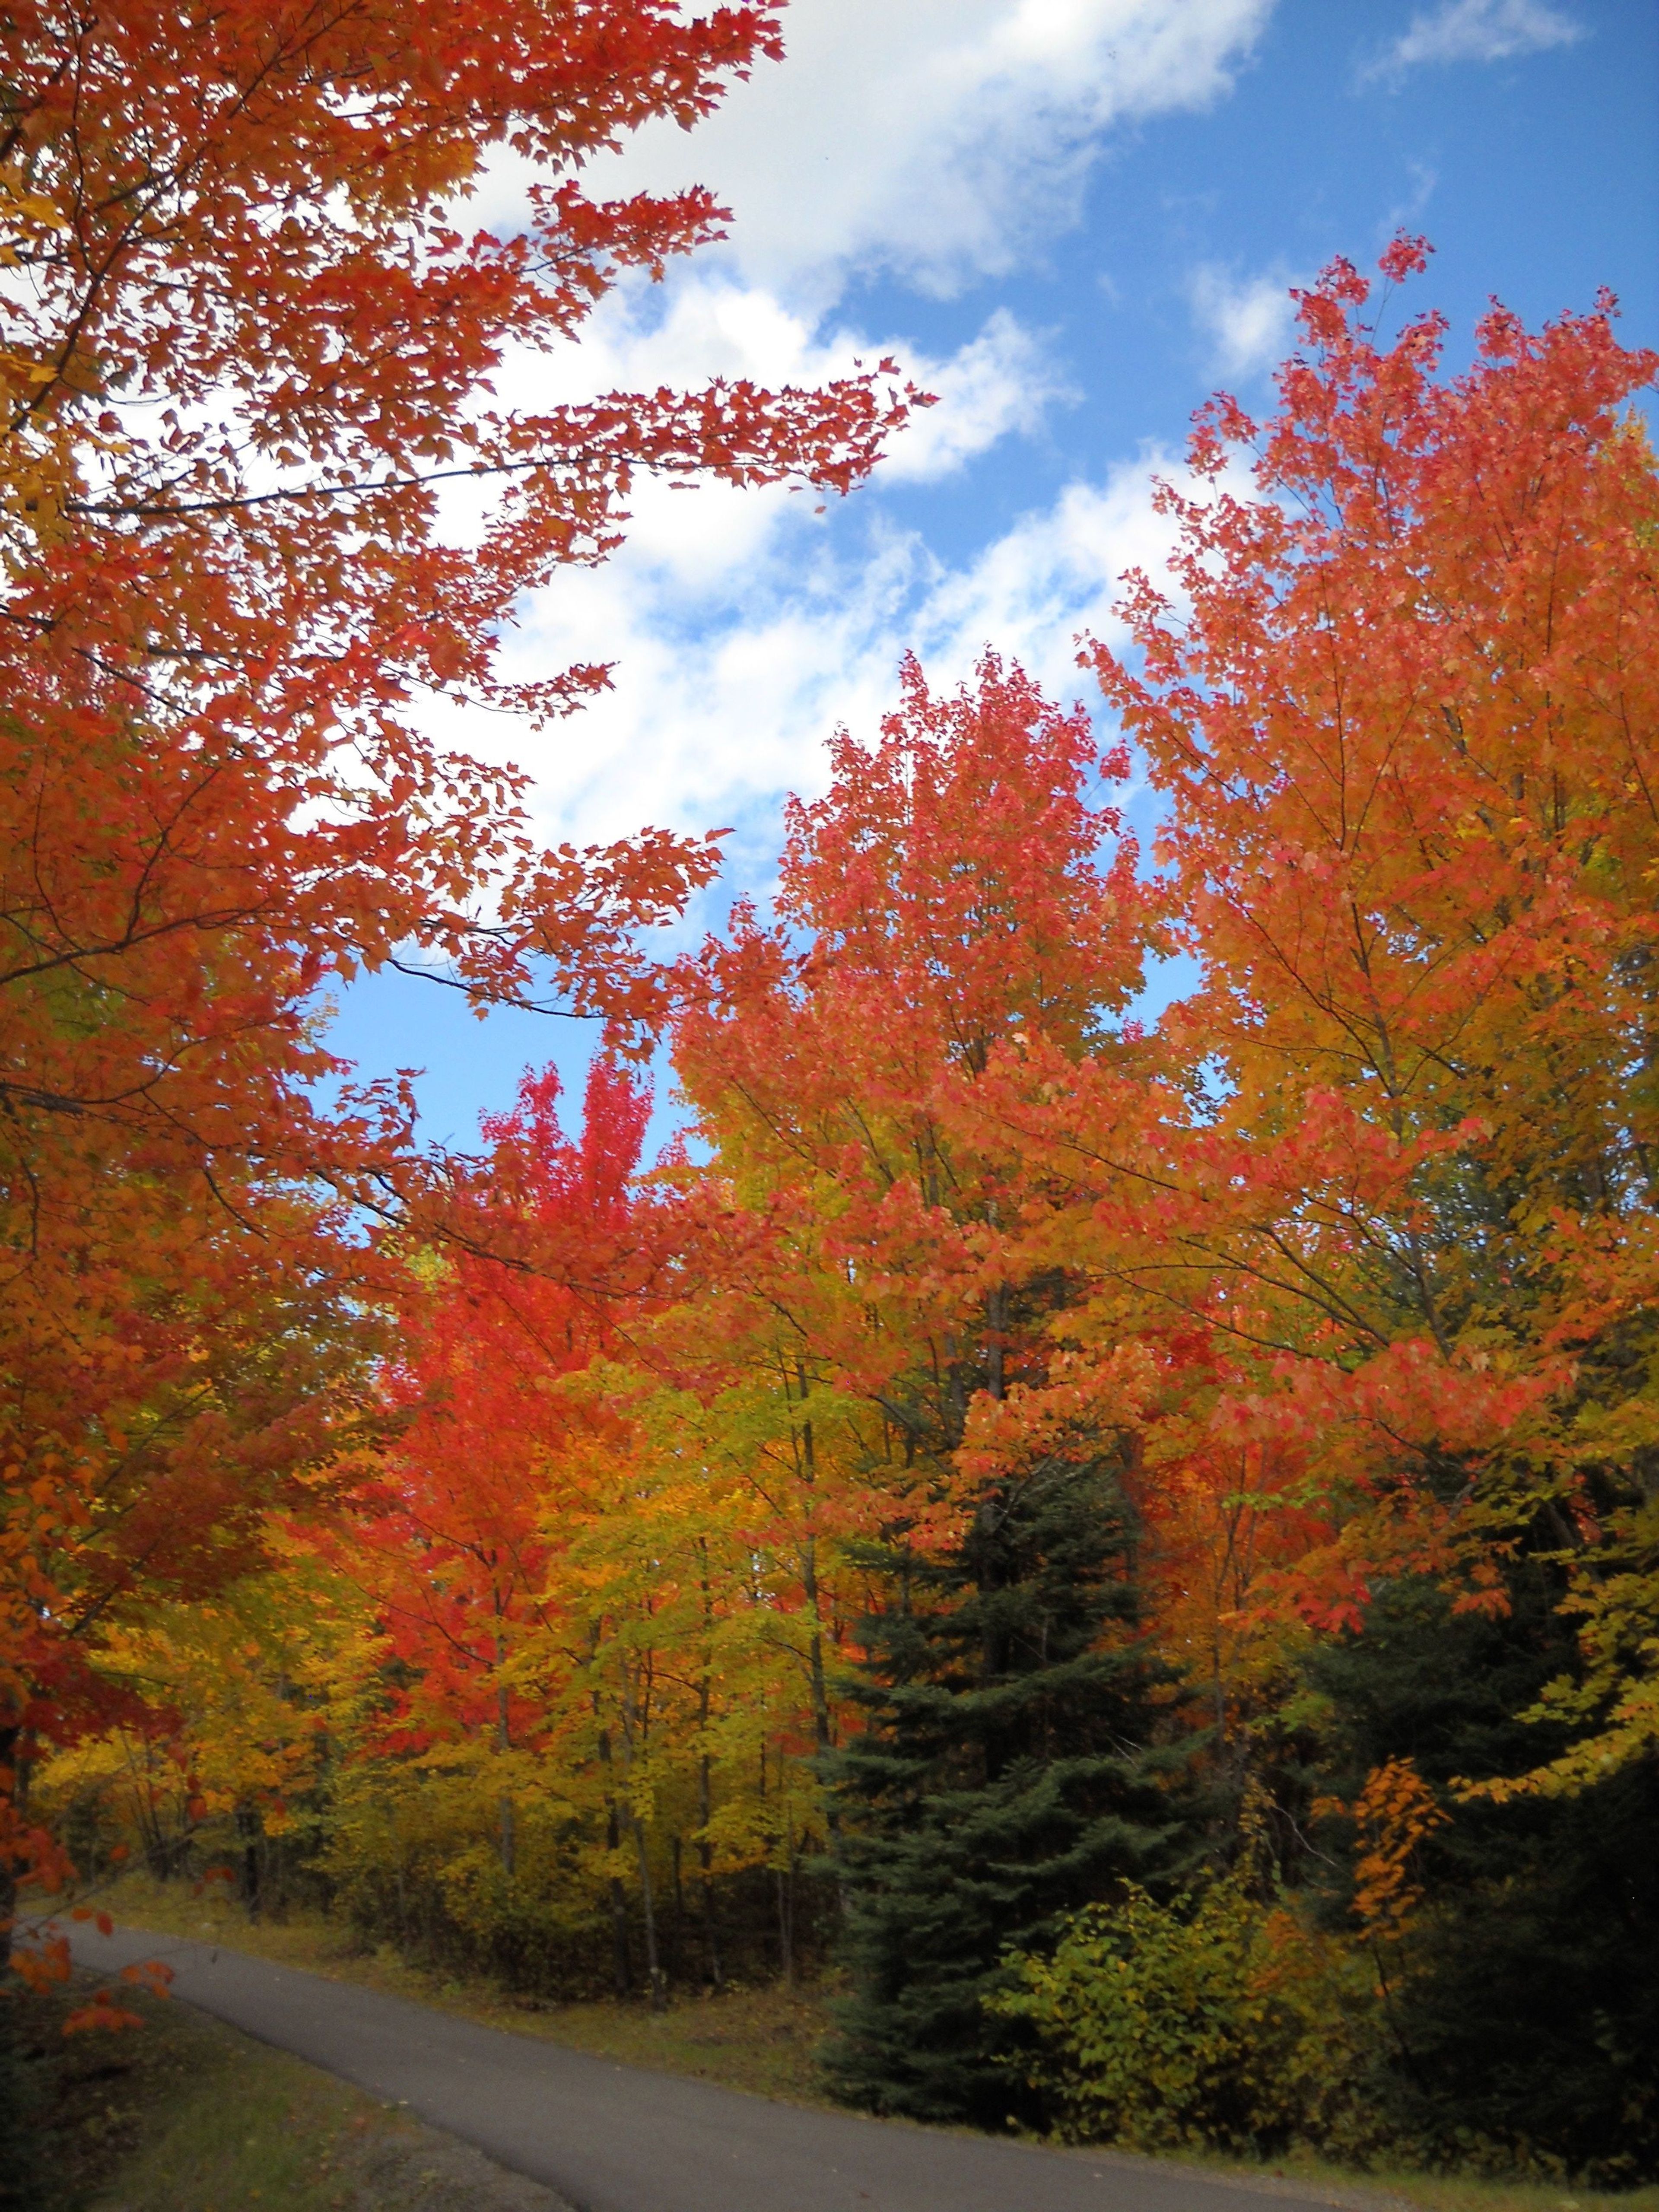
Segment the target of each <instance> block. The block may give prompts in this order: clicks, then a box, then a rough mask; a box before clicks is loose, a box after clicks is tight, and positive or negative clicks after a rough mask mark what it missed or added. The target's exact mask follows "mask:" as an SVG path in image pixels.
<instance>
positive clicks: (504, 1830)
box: [494, 1583, 517, 1881]
mask: <svg viewBox="0 0 1659 2212" xmlns="http://www.w3.org/2000/svg"><path fill="white" fill-rule="evenodd" d="M494 1589H495V1748H496V1750H497V1751H498V1752H500V1753H501V1754H502V1755H503V1756H505V1755H506V1753H508V1752H509V1751H511V1750H512V1748H513V1731H512V1725H511V1719H510V1714H509V1709H508V1705H507V1677H506V1675H505V1674H503V1672H502V1668H504V1667H505V1665H506V1663H507V1643H506V1639H505V1638H504V1637H503V1636H502V1633H501V1586H500V1584H499V1583H497V1584H495V1586H494ZM516 1859H517V1838H516V1837H515V1835H514V1832H513V1793H512V1791H511V1790H502V1792H501V1872H502V1873H503V1874H504V1875H507V1879H508V1880H509V1881H511V1879H512V1877H513V1874H514V1872H515V1871H516Z"/></svg>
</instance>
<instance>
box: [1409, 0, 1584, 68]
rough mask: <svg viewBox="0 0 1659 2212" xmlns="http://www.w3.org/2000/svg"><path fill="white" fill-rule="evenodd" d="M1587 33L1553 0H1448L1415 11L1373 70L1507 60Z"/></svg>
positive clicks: (1571, 41) (1564, 43)
mask: <svg viewBox="0 0 1659 2212" xmlns="http://www.w3.org/2000/svg"><path fill="white" fill-rule="evenodd" d="M1584 35H1585V28H1584V26H1583V24H1582V23H1581V22H1579V21H1577V19H1576V18H1575V17H1573V16H1571V15H1567V14H1566V13H1565V10H1563V9H1559V8H1553V7H1551V6H1550V5H1549V0H1443V4H1442V5H1441V6H1440V7H1438V8H1436V9H1432V10H1430V11H1426V12H1424V13H1420V14H1419V15H1413V18H1412V20H1411V24H1410V27H1409V28H1407V30H1406V31H1404V32H1403V33H1401V36H1400V37H1399V38H1398V39H1396V40H1395V42H1394V44H1393V46H1391V47H1389V51H1388V52H1387V53H1386V54H1385V55H1384V56H1383V59H1382V61H1381V62H1380V63H1379V64H1377V66H1376V69H1375V70H1372V71H1371V72H1370V73H1371V74H1372V75H1373V76H1377V75H1384V74H1388V75H1397V74H1398V73H1399V72H1400V71H1401V70H1408V69H1414V68H1416V67H1417V66H1418V65H1419V64H1420V63H1423V62H1501V61H1508V60H1510V59H1511V58H1514V57H1515V56H1517V55H1521V54H1537V53H1543V52H1547V50H1548V49H1549V48H1550V47H1552V46H1572V45H1574V44H1576V42H1577V40H1580V39H1582V38H1583V37H1584Z"/></svg>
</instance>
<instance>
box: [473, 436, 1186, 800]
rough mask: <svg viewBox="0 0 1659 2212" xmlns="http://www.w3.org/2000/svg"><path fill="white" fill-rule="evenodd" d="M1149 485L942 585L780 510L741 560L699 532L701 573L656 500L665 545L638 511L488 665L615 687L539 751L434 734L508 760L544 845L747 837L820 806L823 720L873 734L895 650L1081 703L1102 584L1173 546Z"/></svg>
mask: <svg viewBox="0 0 1659 2212" xmlns="http://www.w3.org/2000/svg"><path fill="white" fill-rule="evenodd" d="M1159 474H1164V475H1170V476H1176V477H1178V476H1179V475H1180V474H1181V471H1180V466H1179V464H1178V463H1176V461H1175V460H1174V459H1172V458H1171V457H1170V456H1169V455H1167V454H1164V453H1158V452H1148V453H1146V454H1143V455H1142V456H1140V457H1139V459H1136V460H1134V461H1133V462H1128V463H1125V464H1123V465H1121V466H1120V467H1118V468H1116V469H1115V470H1113V471H1111V472H1110V473H1109V475H1108V477H1106V479H1105V481H1104V482H1103V483H1073V484H1071V485H1069V486H1067V487H1066V489H1064V490H1063V491H1062V492H1061V494H1060V496H1059V497H1058V498H1057V499H1056V500H1055V501H1054V503H1053V504H1052V505H1051V506H1049V507H1046V508H1044V509H1042V510H1041V511H1038V512H1036V513H1031V514H1030V515H1028V516H1026V517H1024V518H1023V519H1022V520H1019V521H1018V522H1017V523H1016V524H1015V525H1014V526H1012V528H1011V529H1009V530H1008V531H1006V532H1005V533H1004V534H1003V535H1002V536H1001V537H1000V538H996V539H995V540H994V542H992V543H991V544H988V545H987V546H986V547H985V548H984V549H983V550H981V552H980V553H979V554H978V555H977V556H975V557H974V558H973V559H972V560H970V561H969V562H966V563H964V564H963V566H961V567H960V568H950V567H947V566H945V565H944V564H943V563H941V562H939V560H938V559H937V558H936V557H935V556H933V555H932V554H931V553H930V552H929V550H927V547H926V546H925V545H924V544H923V543H922V541H921V538H919V537H917V536H916V535H915V533H913V532H902V531H899V530H896V529H894V528H892V527H891V526H883V525H881V524H880V523H879V522H877V524H876V525H875V526H874V529H873V532H872V538H871V541H870V542H869V543H867V544H866V545H864V546H862V547H860V548H859V549H858V550H857V551H856V552H854V553H845V552H842V553H838V552H837V551H836V550H834V548H833V545H832V541H831V536H830V533H829V532H828V531H827V530H826V529H825V527H824V526H823V524H822V523H820V522H819V521H817V519H816V518H815V517H814V516H813V515H812V514H811V511H810V510H809V509H806V508H805V507H804V506H803V505H802V503H801V502H799V501H796V502H794V503H793V505H791V504H789V503H787V502H784V501H775V502H773V504H772V506H771V507H770V509H769V530H768V532H767V533H766V534H765V536H764V538H762V539H759V540H756V541H752V542H750V543H749V544H746V545H744V546H739V545H738V543H737V541H736V540H735V539H733V538H729V537H726V536H724V535H723V534H722V531H721V528H720V524H719V521H718V519H716V520H715V522H714V526H713V528H712V529H711V530H710V531H709V532H708V533H707V542H712V543H714V544H715V545H717V546H719V547H720V548H721V549H722V550H721V552H720V557H719V558H718V559H717V560H715V561H711V562H708V563H705V564H701V565H700V564H699V563H698V562H696V560H695V559H692V558H684V559H683V558H681V557H680V547H681V544H684V545H686V546H690V547H695V546H696V544H698V543H699V542H705V534H704V533H703V532H700V531H699V530H698V529H697V527H696V526H695V523H693V522H690V521H686V520H681V517H682V516H683V515H685V514H687V513H689V512H692V511H695V510H697V509H700V508H701V507H702V505H703V502H704V501H705V500H706V499H707V498H708V495H707V494H706V493H696V494H694V495H690V496H688V497H685V498H684V499H679V500H675V499H673V498H672V495H669V494H666V493H664V494H662V495H660V497H661V498H662V500H663V501H665V502H668V503H670V504H671V506H672V507H673V508H674V509H675V511H676V512H675V514H674V517H673V519H672V525H671V527H672V529H673V530H674V531H675V532H684V539H683V540H681V539H679V538H675V539H674V540H673V541H672V543H671V542H670V540H669V538H666V537H665V536H664V535H662V534H660V533H659V527H658V518H657V517H656V516H655V514H654V513H643V512H642V513H641V527H639V528H638V529H636V531H635V533H634V534H633V536H632V537H631V538H630V540H629V544H628V545H627V546H626V547H625V548H624V549H623V551H622V552H621V553H620V554H619V555H618V556H617V557H616V559H615V560H614V561H612V562H611V563H610V564H609V565H608V566H606V567H605V568H601V569H597V570H591V571H582V572H572V573H570V574H568V575H567V576H565V577H563V578H562V579H561V580H560V581H559V582H558V583H557V584H556V586H553V587H552V589H550V591H548V592H545V593H543V594H541V595H540V596H539V598H538V600H537V602H536V603H535V604H534V605H533V606H532V607H530V608H528V609H526V614H525V619H524V624H523V627H522V629H520V631H519V632H518V633H517V635H515V636H514V637H513V640H512V641H511V642H510V644H509V645H508V647H507V665H508V668H509V670H510V671H511V672H513V673H518V674H523V675H529V674H532V673H538V672H543V671H545V670H547V669H550V668H553V667H557V666H561V665H563V664H564V663H565V662H567V661H568V660H570V659H575V658H578V657H583V656H592V657H599V658H604V659H612V660H614V661H615V662H616V664H617V666H616V675H615V689H614V690H611V692H609V693H607V694H606V695H605V696H603V697H601V698H599V699H598V700H596V701H594V702H592V704H591V705H590V706H588V707H587V708H585V709H584V711H583V712H582V714H580V716H579V717H577V718H576V719H575V720H574V721H571V722H568V723H565V724H562V725H559V726H554V727H552V728H550V729H549V730H547V731H546V732H543V733H541V734H540V735H539V736H534V735H531V734H529V733H527V732H525V731H524V730H523V729H521V728H520V727H519V726H516V725H514V726H507V727H506V728H502V727H501V726H496V727H495V729H493V730H492V729H490V728H489V726H487V725H480V724H478V723H476V722H473V721H471V720H468V722H467V723H466V725H465V726H464V727H463V726H454V727H452V728H451V729H450V730H449V731H448V732H447V734H449V735H451V736H453V738H456V740H457V741H458V742H460V743H463V744H465V745H466V746H467V748H468V749H469V750H473V751H475V752H477V751H491V752H497V753H499V752H505V753H506V754H507V755H508V756H509V757H514V758H516V759H518V760H519V762H520V764H521V765H522V766H523V767H524V768H526V769H527V770H529V771H530V772H531V774H532V775H533V777H534V778H535V783H536V800H535V805H536V809H537V812H538V818H539V819H540V821H541V822H542V823H543V826H544V828H546V829H549V830H550V831H551V832H553V833H555V834H556V835H558V836H574V837H576V838H578V839H580V840H586V839H590V838H605V837H610V836H620V835H623V834H625V833H626V832H627V831H629V830H630V829H637V828H638V827H639V826H640V825H641V823H646V822H652V823H660V824H664V825H666V826H670V827H674V828H678V829H704V828H707V827H708V826H709V825H711V824H713V823H729V822H742V821H744V819H745V818H747V819H750V821H752V820H753V819H754V817H755V816H756V813H757V810H761V811H766V810H769V808H770V807H771V806H772V805H773V804H774V803H775V800H776V799H777V797H778V795H779V794H780V793H781V792H783V791H785V790H799V791H803V792H807V793H811V792H813V791H816V790H817V789H818V788H819V787H821V785H822V781H823V741H824V739H825V738H827V736H828V735H829V732H830V731H831V730H832V729H833V728H834V727H835V726H836V724H837V723H838V722H843V721H844V722H845V723H846V724H847V725H848V727H850V728H851V729H853V730H854V732H866V733H868V732H873V731H874V729H875V727H876V725H877V722H878V719H879V717H880V715H881V714H883V713H884V711H885V710H886V709H887V708H889V707H890V705H891V704H892V703H893V698H894V693H895V689H896V684H895V672H896V667H897V664H898V660H899V658H900V656H901V654H902V653H903V652H904V651H905V650H906V649H907V648H910V649H914V650H915V652H917V653H919V654H920V655H921V659H922V661H923V663H924V665H926V667H927V670H928V671H929V674H930V676H931V677H933V678H934V679H935V680H937V681H938V682H939V683H949V682H954V681H956V680H957V679H958V678H963V677H965V676H966V675H968V674H969V671H971V669H972V667H973V665H974V663H975V660H976V659H978V657H979V655H980V654H981V652H983V650H984V649H985V647H987V645H992V646H994V647H997V648H998V649H999V650H1000V651H1001V652H1003V653H1006V654H1008V655H1011V656H1012V657H1015V658H1018V659H1020V660H1021V661H1023V662H1024V665H1026V666H1027V667H1028V668H1029V669H1030V671H1031V672H1032V673H1033V674H1034V675H1035V676H1036V677H1037V678H1039V680H1040V681H1042V683H1043V684H1045V685H1046V686H1047V688H1048V690H1050V692H1051V694H1052V695H1053V696H1056V697H1058V698H1062V699H1071V698H1073V697H1076V696H1079V695H1087V694H1088V693H1089V692H1090V690H1091V685H1090V684H1089V683H1088V681H1087V680H1086V679H1085V678H1084V677H1083V675H1082V673H1081V672H1080V671H1079V669H1078V668H1077V666H1076V659H1075V656H1076V637H1077V634H1078V632H1079V630H1083V629H1088V630H1091V631H1093V632H1095V633H1097V634H1101V635H1120V634H1121V633H1120V632H1119V631H1118V627H1117V625H1116V623H1115V618H1114V617H1113V616H1112V613H1111V608H1112V604H1113V602H1114V600H1115V599H1116V597H1117V595H1118V590H1119V578H1120V577H1121V574H1122V572H1123V571H1124V570H1125V569H1126V568H1130V567H1143V568H1147V569H1149V570H1150V571H1151V572H1152V573H1153V574H1158V573H1159V572H1161V570H1162V568H1163V566H1164V559H1165V556H1166V554H1167V550H1168V548H1169V544H1170V538H1171V535H1172V532H1171V527H1170V524H1169V522H1168V521H1167V520H1166V519H1164V518H1163V517H1161V516H1159V515H1158V514H1156V513H1154V512H1153V509H1152V481H1153V478H1154V477H1156V476H1158V475H1159ZM662 528H663V530H667V529H668V528H669V525H668V524H666V523H665V524H664V525H663V526H662Z"/></svg>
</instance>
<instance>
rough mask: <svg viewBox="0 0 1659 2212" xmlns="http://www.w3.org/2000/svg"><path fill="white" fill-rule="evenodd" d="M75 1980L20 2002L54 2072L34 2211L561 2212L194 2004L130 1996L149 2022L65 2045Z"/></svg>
mask: <svg viewBox="0 0 1659 2212" xmlns="http://www.w3.org/2000/svg"><path fill="white" fill-rule="evenodd" d="M78 1979H84V1982H85V1988H81V1989H71V1990H69V1991H66V1992H64V1993H63V1994H62V1995H61V1996H52V1997H49V1998H44V1999H27V2000H24V2001H23V2002H27V2004H28V2005H29V2007H30V2008H31V2011H30V2016H29V2019H28V2033H29V2035H30V2039H31V2041H32V2043H33V2045H34V2048H35V2049H36V2050H37V2051H40V2053H42V2054H43V2055H44V2056H43V2059H42V2061H40V2062H38V2063H44V2064H45V2066H46V2069H47V2073H48V2076H49V2096H50V2102H49V2103H48V2104H47V2105H46V2109H45V2111H44V2112H42V2113H41V2115H40V2118H41V2120H42V2122H43V2123H44V2133H45V2136H46V2143H45V2148H46V2158H45V2160H44V2161H43V2163H44V2166H45V2168H46V2185H45V2186H44V2188H43V2189H42V2191H41V2192H40V2195H38V2196H37V2197H35V2198H34V2205H36V2206H39V2207H40V2212H244V2208H251V2207H255V2206H257V2207H258V2212H562V2208H561V2204H560V2200H559V2199H558V2198H556V2197H554V2196H553V2195H552V2193H551V2192H550V2191H547V2190H544V2189H542V2188H539V2187H538V2185H536V2184H534V2183H533V2182H529V2181H526V2180H523V2179H521V2178H520V2176H518V2175H516V2174H510V2173H507V2172H504V2171H503V2170H502V2169H501V2167H499V2166H495V2165H493V2164H492V2163H491V2161H490V2160H488V2159H486V2158H484V2157H483V2154H481V2153H480V2152H477V2151H475V2150H474V2149H472V2148H471V2146H470V2145H467V2144H465V2143H459V2142H455V2141H454V2140H453V2137H450V2136H444V2135H441V2134H439V2133H438V2132H437V2130H435V2129H431V2128H427V2127H423V2126H422V2124H420V2123H419V2122H418V2121H416V2120H414V2119H411V2118H410V2116H409V2115H408V2114H406V2113H403V2112H398V2111H396V2110H391V2111H388V2110H387V2109H386V2108H385V2107H383V2106H380V2105H378V2104H376V2103H375V2102H374V2100H373V2099H372V2098H369V2097H366V2096H364V2095H363V2094H362V2093H361V2092H360V2091H358V2090H356V2089H354V2088H352V2087H349V2085H348V2084H347V2083H345V2082H343V2081H337V2080H336V2079H335V2078H334V2077H333V2076H332V2075H328V2074H324V2073H320V2072H319V2071H318V2069H316V2068H314V2067H312V2066H307V2065H306V2064H304V2063H302V2062H301V2060H299V2059H297V2058H291V2057H289V2056H288V2055H287V2054H286V2053H285V2052H283V2051H271V2050H269V2049H267V2048H266V2046H265V2045H263V2044H259V2043H256V2042H254V2041H253V2040H252V2038H250V2037H248V2036H245V2035H241V2034H239V2033H238V2032H237V2031H236V2030H235V2029H234V2028H232V2027H225V2026H224V2025H223V2024H222V2022H221V2021H213V2020H209V2019H207V2018H206V2017H205V2016H204V2015H202V2014H200V2013H197V2012H194V2011H192V2010H191V2008H190V2007H188V2006H186V2005H181V2004H173V2003H172V2002H170V2001H168V2000H166V1999H161V2000H157V1999H155V1998H153V1997H149V1996H141V1995H133V1996H129V1994H128V1993H127V1992H126V1991H125V1990H124V1991H123V1996H122V2002H123V2003H124V2004H127V2005H128V2006H129V2007H130V2008H131V2010H133V2011H135V2012H137V2013H138V2014H139V2015H141V2018H142V2021H143V2025H142V2026H140V2027H136V2028H122V2029H117V2030H113V2031H110V2030H95V2031H92V2032H88V2033H82V2034H80V2035H76V2036H73V2037H70V2038H67V2039H65V2038H64V2037H63V2034H62V2028H61V2021H62V2016H63V2015H64V2013H65V2012H66V2011H67V2010H68V2009H69V2008H70V2004H71V2003H72V2002H76V2001H78V2000H79V1999H80V1998H82V1997H83V1996H84V1995H85V1993H86V1989H89V1988H90V1987H91V1985H92V1984H91V1978H89V1977H87V1978H78ZM25 2201H27V2200H25ZM31 2212H33V2206H32V2207H31Z"/></svg>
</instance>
